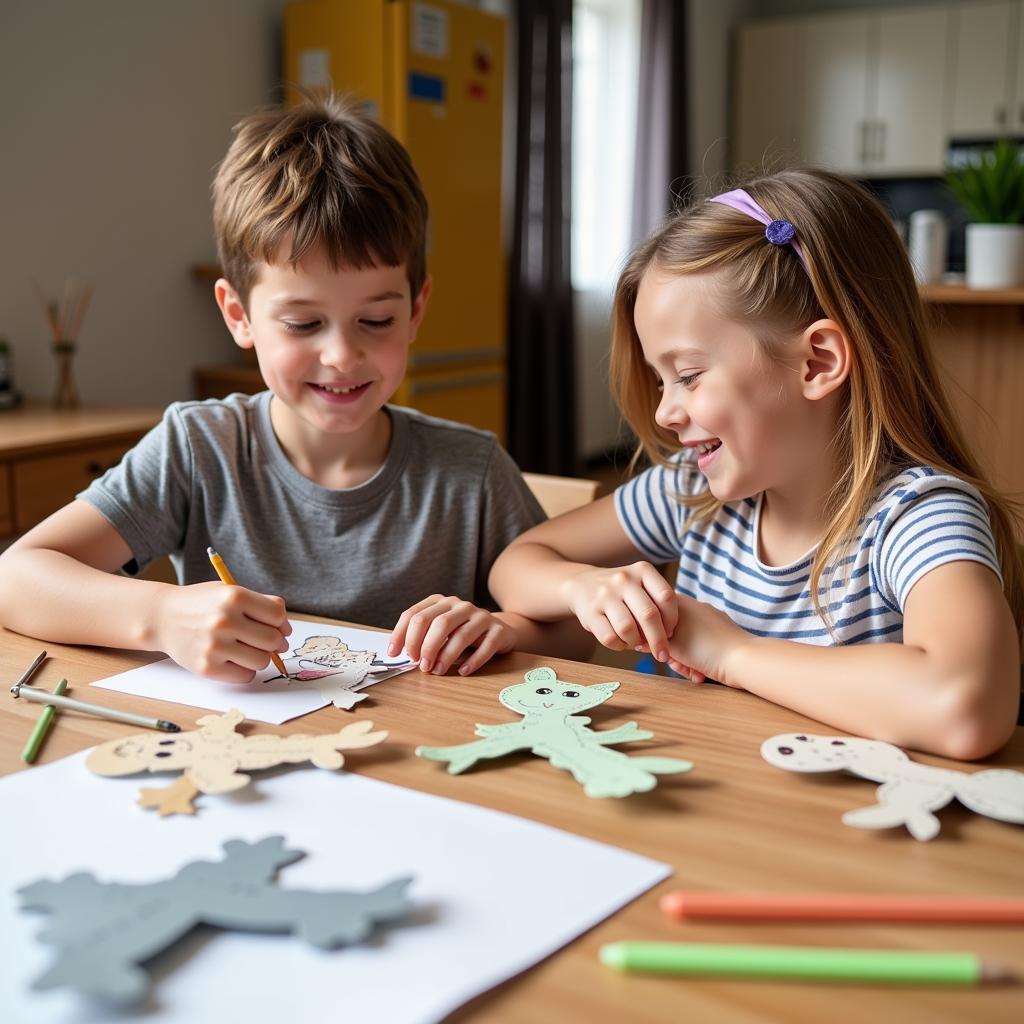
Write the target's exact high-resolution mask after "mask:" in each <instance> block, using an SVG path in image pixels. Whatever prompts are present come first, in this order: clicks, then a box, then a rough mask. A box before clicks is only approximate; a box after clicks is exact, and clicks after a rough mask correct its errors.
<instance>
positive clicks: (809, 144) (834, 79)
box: [733, 4, 950, 176]
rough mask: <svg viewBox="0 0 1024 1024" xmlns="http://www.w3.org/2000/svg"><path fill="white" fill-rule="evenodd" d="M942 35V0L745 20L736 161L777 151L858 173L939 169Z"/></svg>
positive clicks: (946, 36)
mask: <svg viewBox="0 0 1024 1024" xmlns="http://www.w3.org/2000/svg"><path fill="white" fill-rule="evenodd" d="M949 43H950V9H949V6H948V5H946V4H942V5H929V6H924V7H903V8H895V9H893V8H885V9H882V10H870V11H863V10H862V11H854V12H842V13H828V14H819V15H810V16H806V17H800V18H792V19H784V20H779V21H774V20H773V21H762V22H752V23H748V24H747V25H744V26H743V27H742V28H741V29H740V32H739V34H738V37H737V61H736V68H737V89H736V93H735V95H736V109H735V116H734V121H733V124H734V127H735V129H736V132H735V145H734V148H733V156H734V161H733V162H734V166H736V167H741V168H744V169H746V168H748V167H749V166H750V165H751V164H757V163H758V162H759V161H760V158H761V156H762V155H763V154H764V153H765V152H768V153H772V152H778V153H781V155H783V156H786V157H791V158H793V159H796V160H803V161H806V162H809V163H815V164H822V165H824V166H827V167H832V168H834V169H836V170H840V171H845V172H847V173H850V174H855V175H860V176H864V175H904V176H911V175H927V174H935V173H938V172H939V171H940V170H941V168H942V166H943V163H944V159H945V148H946V143H947V136H948V126H947V118H948V106H949V104H948V89H949V74H948V64H949V48H950V47H949ZM791 112H792V113H791ZM780 141H784V143H785V144H784V145H780V144H779V143H780Z"/></svg>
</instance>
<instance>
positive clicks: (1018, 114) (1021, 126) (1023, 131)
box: [1010, 0, 1024, 135]
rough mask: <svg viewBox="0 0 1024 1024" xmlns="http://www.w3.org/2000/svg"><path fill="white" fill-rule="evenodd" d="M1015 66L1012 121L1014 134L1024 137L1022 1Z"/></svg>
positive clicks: (1018, 17)
mask: <svg viewBox="0 0 1024 1024" xmlns="http://www.w3.org/2000/svg"><path fill="white" fill-rule="evenodd" d="M1014 66H1015V69H1016V72H1017V76H1016V77H1017V88H1016V89H1015V90H1014V95H1013V104H1012V107H1011V112H1010V119H1011V121H1012V123H1013V131H1014V133H1015V134H1017V135H1024V2H1020V0H1018V3H1017V59H1016V61H1015V65H1014Z"/></svg>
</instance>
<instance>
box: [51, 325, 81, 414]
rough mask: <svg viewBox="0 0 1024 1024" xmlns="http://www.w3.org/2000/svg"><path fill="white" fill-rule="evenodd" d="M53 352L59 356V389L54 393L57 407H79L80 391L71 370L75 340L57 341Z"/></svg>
mask: <svg viewBox="0 0 1024 1024" xmlns="http://www.w3.org/2000/svg"><path fill="white" fill-rule="evenodd" d="M53 352H54V355H56V357H57V390H56V391H55V392H54V395H53V407H54V408H55V409H77V408H78V391H77V390H76V389H75V378H74V375H73V374H72V372H71V357H72V356H73V355H74V354H75V343H74V342H73V341H55V342H54V343H53Z"/></svg>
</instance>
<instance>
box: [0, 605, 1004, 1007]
mask: <svg viewBox="0 0 1024 1024" xmlns="http://www.w3.org/2000/svg"><path fill="white" fill-rule="evenodd" d="M321 621H324V620H321ZM43 646H44V645H43V644H41V643H40V642H39V641H36V640H31V639H28V638H26V637H22V636H19V635H17V634H15V633H10V632H7V631H5V630H0V679H2V680H3V681H4V682H5V685H7V686H9V685H10V683H12V682H13V681H14V680H15V679H16V678H17V676H19V675H20V674H21V672H22V671H23V669H24V668H25V667H26V666H27V665H28V663H29V662H30V661H31V660H32V658H33V657H34V656H35V654H36V653H38V651H39V650H40V649H41V648H42V647H43ZM45 647H46V649H47V650H48V651H49V653H50V659H49V660H48V661H47V662H46V663H45V665H44V666H43V668H42V669H41V670H40V672H39V673H38V674H37V676H36V677H35V680H34V682H35V683H36V685H39V686H43V687H46V688H47V689H52V688H53V686H54V685H55V684H56V682H57V680H58V679H59V678H60V677H61V676H66V677H67V678H68V680H69V683H70V690H69V692H70V693H72V694H75V695H77V696H80V697H84V698H85V699H88V700H93V701H94V702H96V703H105V704H110V705H112V706H117V707H123V708H126V709H129V710H135V711H141V712H144V713H146V714H149V715H160V716H162V717H165V718H169V719H171V720H173V721H176V722H179V723H180V724H181V725H182V726H183V727H184V728H193V727H194V725H195V721H196V719H197V718H198V717H199V716H200V715H202V714H204V713H205V712H204V711H202V710H200V709H192V708H187V707H184V706H183V705H179V704H167V703H162V702H158V701H147V700H143V699H141V698H137V697H131V696H127V695H124V694H118V693H114V692H112V691H108V690H103V691H93V692H92V693H90V692H89V691H88V689H87V687H86V685H85V684H86V683H88V682H89V681H92V680H96V679H101V678H104V677H106V676H109V675H112V674H114V673H116V672H121V671H124V670H126V669H128V668H133V667H135V666H137V665H140V664H143V663H144V662H146V661H151V660H155V657H154V656H150V655H140V654H137V653H129V652H113V651H105V650H100V649H98V648H85V647H68V646H62V645H60V644H46V645H45ZM540 664H547V665H551V666H552V667H554V668H556V669H557V670H558V674H559V677H560V678H562V679H565V680H568V681H572V682H580V683H591V682H599V681H602V680H608V679H619V680H621V682H622V687H621V688H620V689H619V691H618V692H617V694H616V696H615V697H614V698H613V699H612V700H611V701H610V702H609V703H608V704H605V705H603V706H601V707H599V708H596V709H594V710H593V711H590V712H588V714H590V715H591V717H592V718H593V724H594V727H595V728H599V729H600V728H608V727H611V726H613V725H617V724H621V723H623V722H625V721H627V720H629V719H632V718H636V719H637V720H638V721H639V722H640V724H641V725H643V726H646V727H649V728H651V729H652V730H653V731H654V732H655V733H656V737H655V739H654V740H651V741H648V742H646V743H638V744H632V745H631V748H630V747H624V748H623V749H632V750H633V751H634V752H640V751H641V749H643V748H646V751H645V752H653V753H658V754H664V755H668V756H676V757H683V758H687V759H690V760H693V761H694V762H695V764H696V767H695V768H694V770H693V771H692V772H691V773H689V774H688V775H681V776H676V777H674V778H672V777H669V778H663V779H662V781H661V783H660V784H659V786H658V788H657V789H656V790H655V791H654V792H652V793H648V794H644V795H640V796H634V797H631V798H628V799H626V800H592V799H589V798H587V797H586V796H584V795H583V793H582V790H581V788H580V787H579V786H578V785H577V784H576V783H575V782H574V781H573V780H572V778H571V776H569V775H568V773H566V772H560V771H557V770H556V769H554V768H552V767H551V766H550V765H548V764H547V763H546V762H545V761H542V760H541V759H539V758H534V757H530V756H528V755H526V756H522V757H518V756H516V757H513V758H512V759H510V761H509V762H507V763H505V764H504V765H503V766H496V767H489V768H481V769H475V770H474V771H472V772H470V773H469V774H467V775H464V776H449V775H448V774H446V772H445V771H444V769H443V767H442V766H441V765H439V764H435V763H432V762H427V761H423V760H421V759H419V758H416V757H414V756H413V753H412V751H413V748H414V747H415V746H416V745H417V744H419V743H423V744H438V745H446V744H452V743H460V742H465V741H468V740H469V739H471V738H472V733H473V726H474V725H475V724H476V723H477V722H489V723H493V722H503V721H512V720H514V716H513V715H512V714H511V712H509V711H507V710H506V709H505V708H503V707H502V706H501V705H500V704H499V703H498V701H497V693H498V690H499V689H501V687H503V686H507V685H509V684H510V683H514V682H519V681H521V680H522V677H523V674H524V673H525V672H526V671H528V670H529V669H530V668H533V667H536V666H537V665H540ZM3 701H4V702H3V704H2V713H0V771H3V772H15V771H19V770H31V768H26V767H25V766H24V765H23V764H22V762H21V761H20V752H21V748H22V745H23V744H24V741H25V739H26V737H27V736H28V734H29V732H30V731H31V728H32V724H33V723H34V721H35V719H36V717H37V716H38V714H39V710H40V709H39V706H38V705H35V704H29V703H28V702H27V701H18V702H15V701H14V700H13V699H10V698H8V697H7V696H6V695H4V697H3ZM359 712H361V713H363V714H364V715H372V718H373V721H374V722H375V724H377V725H378V726H381V727H383V728H386V729H388V730H389V731H390V734H391V735H390V739H389V740H388V743H387V745H388V747H389V748H390V750H391V752H392V754H391V756H388V757H381V758H366V759H360V761H359V765H358V767H357V768H356V769H355V770H356V771H358V772H360V773H361V774H365V775H368V776H371V777H373V778H377V779H381V780H384V781H387V782H392V783H397V784H399V785H402V786H408V787H411V788H413V789H417V790H421V791H423V792H427V793H435V794H438V795H440V796H446V797H451V798H453V799H456V800H463V801H467V802H469V803H476V804H480V805H483V806H487V807H493V808H496V809H498V810H501V811H506V812H509V813H511V814H517V815H520V816H522V817H525V818H532V819H534V820H536V821H541V822H544V823H545V824H548V825H552V826H555V827H557V828H561V829H565V830H568V831H570V832H575V833H578V834H580V835H584V836H589V837H590V838H593V839H596V840H601V841H603V842H606V843H610V844H612V845H615V846H620V847H625V848H628V849H631V850H634V851H636V852H637V853H641V854H646V855H647V856H650V857H654V858H657V859H658V860H662V861H666V862H668V863H670V864H672V865H673V867H674V868H675V875H674V877H672V878H671V879H670V880H669V881H667V882H665V883H663V884H662V885H660V886H658V887H657V888H655V889H653V890H651V891H650V892H649V893H647V894H645V895H644V896H642V897H641V898H640V899H638V900H636V901H635V902H634V903H632V904H630V905H629V906H627V907H626V908H625V909H623V910H622V911H620V912H619V913H617V914H615V915H613V916H612V917H611V918H609V919H607V920H606V921H605V922H603V923H602V924H601V925H599V926H598V927H596V928H594V929H593V930H591V931H590V932H588V933H587V934H585V935H583V936H582V937H581V938H579V939H578V940H577V941H576V942H574V943H572V944H571V945H570V946H568V947H566V948H565V949H564V950H563V951H562V952H560V953H558V954H557V955H555V956H553V957H550V958H549V959H547V960H545V961H544V962H542V963H541V964H540V965H539V966H537V967H535V968H534V969H532V970H530V971H527V972H526V973H525V974H523V975H521V976H519V977H517V978H514V979H512V980H511V981H509V982H507V983H505V984H504V985H501V986H500V987H499V988H497V989H494V990H492V991H491V992H488V993H486V994H485V995H483V996H480V997H479V998H478V999H476V1000H475V1001H474V1002H473V1003H471V1004H469V1005H467V1006H465V1007H463V1008H462V1009H461V1010H459V1011H458V1012H457V1013H456V1014H455V1015H453V1016H452V1017H451V1018H450V1020H453V1021H485V1022H487V1024H493V1022H502V1024H505V1022H510V1024H527V1022H528V1024H545V1022H559V1024H561V1022H565V1021H574V1020H584V1021H586V1022H588V1024H603V1022H606V1021H608V1022H613V1021H614V1022H629V1024H633V1022H648V1021H650V1022H660V1021H665V1022H669V1021H671V1022H678V1021H683V1020H685V1021H691V1022H694V1024H704V1022H714V1024H718V1022H727V1024H731V1022H743V1024H753V1022H785V1024H800V1022H806V1024H822V1022H827V1024H835V1022H837V1021H858V1022H861V1021H865V1020H866V1021H885V1022H888V1021H900V1022H906V1024H916V1022H919V1021H927V1022H929V1024H944V1022H962V1021H985V1022H986V1024H991V1022H996V1021H1007V1022H1009V1021H1015V1022H1016V1021H1020V1020H1021V1019H1022V1017H1024V988H1022V987H1021V986H1020V985H1012V986H1001V987H990V988H985V989H976V990H941V989H935V988H930V989H929V988H919V989H885V988H882V987H872V986H866V985H865V986H857V987H854V986H842V985H812V984H807V985H797V984H790V983H781V982H779V983H767V982H754V981H743V982H740V981H712V980H698V979H688V980H683V979H679V978H659V977H644V976H639V975H623V974H618V973H616V972H613V971H611V970H608V969H606V968H604V967H602V966H601V965H600V964H599V963H598V960H597V951H598V948H599V947H600V946H601V944H602V943H605V942H611V941H617V940H623V939H655V940H679V941H694V942H705V941H706V942H740V943H776V944H784V943H787V944H800V945H822V946H849V947H864V948H874V947H877V948H892V949H913V950H964V951H971V952H974V953H977V954H979V955H981V956H983V957H985V958H988V959H991V960H994V961H1000V962H1002V963H1004V964H1006V965H1008V966H1009V967H1011V968H1012V969H1013V970H1015V971H1016V972H1017V973H1018V975H1020V976H1024V930H1022V929H1021V928H1019V927H1003V928H997V927H975V926H960V927H953V926H936V927H915V926H903V925H893V926H885V925H860V926H855V925H840V924H815V925H801V924H791V925H786V926H781V925H779V926H776V925H766V924H762V925H716V924H688V925H685V926H684V925H680V924H678V923H674V922H671V921H668V920H666V919H665V918H664V917H663V916H662V915H661V913H660V912H659V910H658V899H659V898H660V897H661V896H662V895H663V894H664V893H665V892H668V891H671V890H672V889H674V888H679V887H684V886H685V887H691V888H709V889H712V888H716V889H744V888H747V889H768V890H775V891H798V892H804V891H812V890H824V889H833V890H851V891H865V892H893V893H898V892H907V893H943V894H962V895H979V896H980V895H988V896H1015V897H1018V898H1019V897H1022V896H1024V828H1021V827H1019V826H1015V825H1008V824H1004V823H1001V822H995V821H991V820H989V819H986V818H981V817H978V816H976V815H973V814H971V813H969V812H968V811H966V810H965V809H963V808H961V807H959V806H958V805H957V806H953V807H950V808H947V809H946V810H943V811H940V812H939V816H940V818H941V820H942V832H941V834H940V836H939V837H938V838H937V839H934V840H932V841H931V842H928V843H920V842H917V841H916V840H914V839H912V838H911V837H910V835H909V834H908V833H906V832H905V831H904V830H902V829H900V830H889V831H883V832H869V831H861V830H858V829H853V828H849V827H847V826H845V825H843V824H842V823H841V822H840V820H839V817H840V815H841V814H842V813H843V811H845V810H849V809H852V808H854V807H858V806H863V805H865V804H868V803H871V802H872V796H873V792H874V790H873V786H872V784H871V783H869V782H866V781H864V780H862V779H857V778H854V777H852V776H845V775H823V776H808V775H797V774H791V773H788V772H782V771H780V770H778V769H776V768H773V767H771V766H770V765H768V764H766V763H765V762H764V761H762V760H761V757H760V755H759V753H758V749H759V746H760V744H761V742H762V741H763V740H764V739H766V738H767V737H768V736H770V735H772V734H774V733H777V732H792V731H797V730H807V731H809V732H815V731H816V732H823V733H829V732H832V731H833V730H829V729H827V728H825V727H822V726H819V725H817V724H816V723H814V722H811V721H810V720H808V719H805V718H802V717H801V716H799V715H796V714H794V713H792V712H788V711H784V710H783V709H781V708H778V707H776V706H775V705H772V704H769V703H766V702H764V701H762V700H760V699H759V698H757V697H753V696H751V695H750V694H746V693H741V692H737V691H733V690H727V689H724V688H720V687H717V686H704V687H701V686H694V685H691V684H688V683H681V682H677V681H672V680H668V679H664V678H660V677H656V676H644V675H637V674H635V673H632V672H617V671H615V670H612V669H608V668H604V667H602V666H597V665H586V664H579V663H575V662H568V661H559V660H557V659H552V658H538V657H535V656H533V655H526V654H513V655H509V656H506V657H504V658H500V659H498V660H496V661H495V662H494V663H493V664H492V665H491V666H488V667H487V668H486V669H485V670H484V671H483V672H482V673H480V674H479V675H478V676H476V677H474V678H472V679H461V678H457V679H455V678H435V677H429V676H424V675H422V674H420V673H419V672H415V671H414V672H410V673H407V674H405V675H402V676H398V677H397V678H395V679H391V680H387V681H386V682H384V683H382V684H380V686H379V687H375V688H373V689H371V690H370V691H369V697H368V699H367V700H365V701H363V702H362V703H361V704H360V705H359ZM350 720H351V717H350V716H349V715H348V714H346V713H345V712H342V711H337V710H335V709H333V708H326V709H324V710H322V711H318V712H315V713H314V714H312V715H307V716H305V717H304V718H303V719H302V721H301V728H302V731H303V732H328V731H333V730H336V729H337V728H338V727H339V725H341V724H344V722H346V721H350ZM57 722H58V724H57V726H56V728H54V729H53V731H52V732H51V733H50V736H49V738H48V739H47V741H46V744H45V747H44V749H43V752H42V754H41V756H40V759H39V763H41V764H42V763H46V762H48V761H53V760H56V759H57V758H60V757H64V756H66V755H68V754H71V753H73V752H75V751H77V750H80V749H83V748H85V747H87V746H90V745H92V744H95V743H98V742H101V741H103V740H106V739H109V738H111V737H113V736H119V735H127V734H129V733H130V732H133V731H137V729H135V728H134V727H131V726H125V725H120V724H117V723H114V722H108V721H104V720H100V719H95V718H92V717H86V716H79V715H77V714H75V713H69V712H62V713H61V714H60V715H59V716H58V719H57ZM248 728H250V729H251V730H252V731H253V732H279V731H294V729H295V723H292V725H291V726H290V729H289V728H287V727H286V728H285V729H284V730H282V729H278V728H276V727H274V726H267V725H261V724H255V723H253V724H252V725H250V726H249V727H248ZM915 759H917V760H920V761H923V762H926V763H929V764H940V765H942V764H944V765H947V766H949V767H959V766H957V765H956V764H955V763H952V762H947V761H943V759H941V758H934V757H928V756H924V755H915ZM987 764H990V765H999V766H1003V767H1013V768H1022V767H1024V730H1020V729H1018V730H1017V734H1016V736H1015V737H1014V739H1013V741H1012V742H1011V743H1010V744H1009V746H1008V747H1007V748H1006V749H1005V750H1004V751H1003V752H1002V753H1001V754H1000V755H998V756H997V757H994V758H992V759H991V760H990V761H989V762H987ZM8 824H10V823H8ZM565 870H567V871H571V870H572V865H565ZM510 898H514V893H510Z"/></svg>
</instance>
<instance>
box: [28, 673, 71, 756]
mask: <svg viewBox="0 0 1024 1024" xmlns="http://www.w3.org/2000/svg"><path fill="white" fill-rule="evenodd" d="M67 688H68V681H67V680H66V679H62V680H61V681H60V682H59V683H58V684H57V685H56V686H55V687H54V688H53V692H54V693H55V694H56V695H57V696H58V697H59V696H60V695H61V694H62V693H63V692H64V691H65V690H66V689H67ZM56 714H57V709H56V708H55V707H54V706H53V705H52V704H47V705H46V707H45V708H43V713H42V714H41V715H40V716H39V721H38V722H36V727H35V728H34V729H33V730H32V735H31V736H29V738H28V743H26V744H25V749H24V750H23V751H22V752H21V759H22V761H24V762H25V763H26V764H31V763H32V762H33V761H34V760H35V759H36V755H37V754H38V753H39V748H40V747H41V746H42V745H43V738H44V737H45V736H46V733H47V731H48V730H49V728H50V725H51V723H52V722H53V717H54V715H56Z"/></svg>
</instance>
